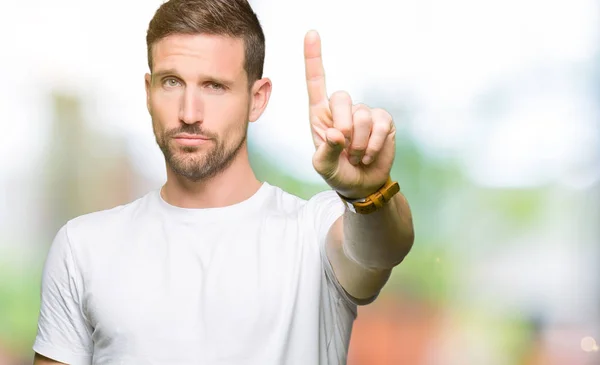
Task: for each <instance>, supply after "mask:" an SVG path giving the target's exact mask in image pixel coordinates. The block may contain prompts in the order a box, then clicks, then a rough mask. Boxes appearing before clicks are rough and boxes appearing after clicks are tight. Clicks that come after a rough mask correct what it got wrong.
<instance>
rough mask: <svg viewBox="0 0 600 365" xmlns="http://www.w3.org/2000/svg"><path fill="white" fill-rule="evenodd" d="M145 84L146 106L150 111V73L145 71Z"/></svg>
mask: <svg viewBox="0 0 600 365" xmlns="http://www.w3.org/2000/svg"><path fill="white" fill-rule="evenodd" d="M144 80H145V84H146V108H148V112H149V113H150V88H151V87H152V75H150V74H149V73H147V74H146V75H145V76H144Z"/></svg>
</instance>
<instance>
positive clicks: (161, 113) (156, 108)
mask: <svg viewBox="0 0 600 365" xmlns="http://www.w3.org/2000/svg"><path fill="white" fill-rule="evenodd" d="M150 115H151V116H152V121H153V123H154V124H158V125H159V126H160V129H162V130H164V129H169V128H172V127H173V126H177V125H178V123H179V116H178V104H177V101H176V100H175V98H172V97H164V96H161V95H157V96H155V97H153V98H151V99H150Z"/></svg>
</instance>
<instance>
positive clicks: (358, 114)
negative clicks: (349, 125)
mask: <svg viewBox="0 0 600 365" xmlns="http://www.w3.org/2000/svg"><path fill="white" fill-rule="evenodd" d="M354 121H355V122H356V123H369V122H371V112H369V110H368V109H363V108H361V109H357V110H356V111H355V112H354Z"/></svg>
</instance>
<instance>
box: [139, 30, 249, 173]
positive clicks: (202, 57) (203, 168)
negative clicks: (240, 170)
mask: <svg viewBox="0 0 600 365" xmlns="http://www.w3.org/2000/svg"><path fill="white" fill-rule="evenodd" d="M152 52H153V53H152V55H153V65H152V75H151V76H150V75H146V93H147V101H148V110H149V112H150V115H151V117H152V126H153V129H154V135H155V137H156V142H157V143H158V145H159V147H160V149H161V150H162V152H163V154H164V156H165V160H166V163H167V166H168V168H169V169H171V170H172V171H174V172H175V173H176V174H178V175H181V176H183V177H186V178H187V179H189V180H191V181H200V180H203V179H207V178H210V177H213V176H215V175H216V174H218V173H219V172H221V171H222V170H223V169H225V168H226V167H228V166H229V165H230V163H231V162H232V161H233V160H234V159H235V157H236V156H237V154H238V152H239V151H240V150H241V149H242V148H243V147H244V146H245V142H246V132H247V126H248V122H249V119H250V112H251V109H253V103H252V90H249V88H248V79H247V75H246V72H245V70H244V44H243V41H242V40H241V39H235V38H229V37H224V36H216V35H204V34H199V35H181V34H177V35H171V36H168V37H166V38H163V39H162V40H160V41H158V42H157V43H156V44H155V45H154V47H153V50H152Z"/></svg>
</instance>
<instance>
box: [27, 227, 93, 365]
mask: <svg viewBox="0 0 600 365" xmlns="http://www.w3.org/2000/svg"><path fill="white" fill-rule="evenodd" d="M81 283H82V278H81V276H80V273H79V271H78V269H77V266H76V264H75V259H74V256H73V251H72V248H71V244H70V242H69V236H68V233H67V225H65V226H63V227H62V228H61V229H60V230H59V232H58V233H57V235H56V237H55V238H54V241H53V242H52V245H51V246H50V250H49V251H48V255H47V257H46V261H45V264H44V269H43V273H42V287H41V304H40V312H39V319H38V332H37V336H36V338H35V342H34V345H33V350H34V351H35V352H37V353H39V354H40V355H43V356H46V357H48V358H50V359H53V360H56V361H60V362H64V363H66V364H69V365H84V364H86V365H87V364H91V361H92V340H91V332H92V331H91V326H89V324H88V323H87V321H86V320H85V316H84V314H83V310H82V305H81V298H82V285H81Z"/></svg>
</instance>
